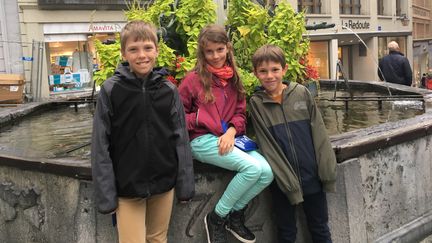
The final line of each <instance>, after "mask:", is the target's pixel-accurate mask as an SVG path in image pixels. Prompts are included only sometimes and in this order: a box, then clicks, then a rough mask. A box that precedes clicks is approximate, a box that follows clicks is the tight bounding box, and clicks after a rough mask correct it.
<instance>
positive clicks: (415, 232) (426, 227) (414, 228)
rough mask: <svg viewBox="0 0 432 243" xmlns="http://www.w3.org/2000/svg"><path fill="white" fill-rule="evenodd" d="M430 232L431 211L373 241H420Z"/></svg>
mask: <svg viewBox="0 0 432 243" xmlns="http://www.w3.org/2000/svg"><path fill="white" fill-rule="evenodd" d="M431 234H432V211H431V212H428V213H426V214H424V215H422V216H421V217H419V218H417V219H415V220H413V221H411V222H409V223H407V224H405V225H403V226H402V227H400V228H398V229H396V230H393V231H392V232H390V233H388V234H385V235H383V236H382V237H380V238H378V239H376V240H375V241H374V242H375V243H388V242H392V243H412V242H420V241H421V240H423V239H424V238H426V237H427V236H429V235H431Z"/></svg>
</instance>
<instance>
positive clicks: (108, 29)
mask: <svg viewBox="0 0 432 243" xmlns="http://www.w3.org/2000/svg"><path fill="white" fill-rule="evenodd" d="M124 24H125V23H93V24H90V23H48V24H44V25H43V32H44V41H45V43H46V45H45V48H46V51H47V58H48V82H49V90H50V92H51V93H57V92H67V91H74V90H82V89H85V88H90V86H91V80H92V74H93V72H94V71H95V70H97V69H98V66H99V62H98V58H97V53H96V50H95V45H94V41H95V40H99V41H101V42H105V41H107V40H111V39H115V33H118V32H120V30H121V28H122V27H123V26H124Z"/></svg>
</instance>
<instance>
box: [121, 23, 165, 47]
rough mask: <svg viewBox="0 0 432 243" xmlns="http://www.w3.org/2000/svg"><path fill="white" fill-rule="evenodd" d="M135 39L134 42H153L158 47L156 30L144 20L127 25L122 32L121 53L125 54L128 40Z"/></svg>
mask: <svg viewBox="0 0 432 243" xmlns="http://www.w3.org/2000/svg"><path fill="white" fill-rule="evenodd" d="M130 38H133V39H134V41H151V42H153V43H154V44H155V46H156V48H157V46H158V38H157V35H156V28H155V27H154V26H153V25H152V24H150V23H146V22H144V21H142V20H133V21H130V22H129V23H127V24H126V25H125V26H124V27H123V29H122V31H121V32H120V46H121V51H122V52H124V51H125V48H126V42H127V40H128V39H130Z"/></svg>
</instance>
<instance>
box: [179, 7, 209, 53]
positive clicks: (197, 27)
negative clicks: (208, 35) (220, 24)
mask: <svg viewBox="0 0 432 243" xmlns="http://www.w3.org/2000/svg"><path fill="white" fill-rule="evenodd" d="M175 15H176V18H177V21H178V26H177V33H178V34H179V35H180V37H181V38H182V40H183V41H184V42H185V43H186V45H187V53H185V56H187V57H192V56H195V54H196V49H197V45H198V44H197V41H198V35H199V32H200V31H201V29H202V28H204V27H205V26H206V25H208V24H210V23H214V22H215V21H216V5H215V3H214V2H213V1H212V0H181V1H180V5H179V8H178V9H177V10H176V12H175Z"/></svg>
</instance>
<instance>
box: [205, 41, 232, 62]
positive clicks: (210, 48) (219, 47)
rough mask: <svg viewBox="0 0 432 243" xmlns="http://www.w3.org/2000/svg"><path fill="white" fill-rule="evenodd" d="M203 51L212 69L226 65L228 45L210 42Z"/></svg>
mask: <svg viewBox="0 0 432 243" xmlns="http://www.w3.org/2000/svg"><path fill="white" fill-rule="evenodd" d="M203 51H204V57H205V60H206V62H207V63H208V64H210V65H211V66H212V67H214V68H221V67H223V66H224V65H225V62H226V59H227V53H228V47H227V45H226V44H223V43H216V42H212V41H209V42H207V44H206V45H205V47H204V50H203Z"/></svg>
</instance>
